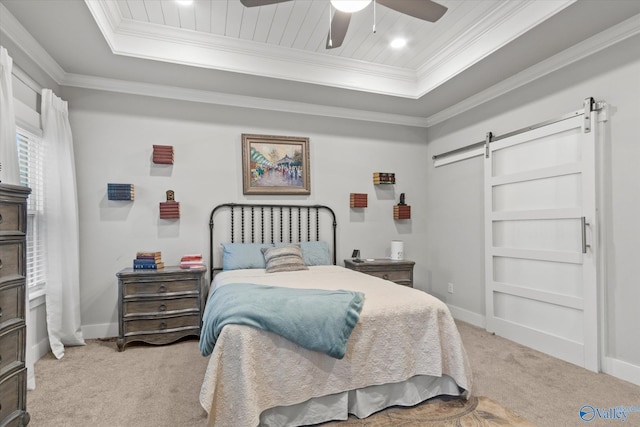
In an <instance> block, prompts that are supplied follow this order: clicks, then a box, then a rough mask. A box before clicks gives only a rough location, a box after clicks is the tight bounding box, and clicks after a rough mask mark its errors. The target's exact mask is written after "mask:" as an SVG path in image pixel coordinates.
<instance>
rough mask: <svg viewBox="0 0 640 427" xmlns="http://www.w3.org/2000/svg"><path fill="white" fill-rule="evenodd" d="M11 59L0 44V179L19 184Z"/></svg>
mask: <svg viewBox="0 0 640 427" xmlns="http://www.w3.org/2000/svg"><path fill="white" fill-rule="evenodd" d="M12 69H13V59H12V58H11V57H10V56H9V53H8V52H7V49H5V48H4V47H2V46H0V181H2V182H3V183H5V184H13V185H20V169H19V167H18V145H17V143H16V116H15V111H14V107H13V85H12V82H11V71H12Z"/></svg>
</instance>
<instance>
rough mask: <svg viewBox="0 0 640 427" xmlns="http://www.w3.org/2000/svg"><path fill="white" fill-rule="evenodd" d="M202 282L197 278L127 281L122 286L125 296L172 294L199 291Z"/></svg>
mask: <svg viewBox="0 0 640 427" xmlns="http://www.w3.org/2000/svg"><path fill="white" fill-rule="evenodd" d="M199 286H200V283H199V282H198V281H197V280H176V281H170V280H167V281H162V280H160V281H154V282H128V283H127V282H125V283H123V286H122V293H123V296H124V298H126V297H127V296H129V295H150V294H171V293H178V292H189V291H193V292H194V293H197V292H199Z"/></svg>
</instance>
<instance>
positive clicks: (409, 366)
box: [200, 266, 471, 427]
mask: <svg viewBox="0 0 640 427" xmlns="http://www.w3.org/2000/svg"><path fill="white" fill-rule="evenodd" d="M233 283H257V284H265V285H273V286H288V287H299V288H313V289H349V290H354V291H361V292H364V293H365V302H364V306H363V308H362V312H361V314H360V320H359V322H358V324H357V325H356V327H355V329H354V331H353V333H352V334H351V337H350V338H349V343H348V346H347V353H346V355H345V357H344V358H343V359H341V360H338V359H334V358H332V357H330V356H327V355H325V354H322V353H318V352H314V351H310V350H305V349H303V348H301V347H299V346H297V345H296V344H293V343H292V342H290V341H288V340H286V339H284V338H282V337H280V336H278V335H275V334H273V333H271V332H267V331H262V330H259V329H256V328H252V327H248V326H239V325H228V326H225V327H224V328H223V330H222V332H221V334H220V336H219V338H218V341H217V343H216V346H215V348H214V350H213V353H212V354H211V356H210V360H209V364H208V367H207V371H206V374H205V378H204V381H203V384H202V389H201V391H200V403H201V404H202V407H203V408H204V409H205V410H206V411H207V412H208V413H209V425H211V426H229V427H244V426H257V425H258V423H259V416H260V413H261V412H262V411H264V410H266V409H269V408H272V407H275V406H287V405H293V404H297V403H301V402H304V401H307V400H309V399H310V398H313V397H318V396H325V395H330V394H335V393H339V392H343V391H347V390H353V389H359V388H363V387H367V386H370V385H378V384H386V383H397V382H401V381H405V380H407V379H409V378H411V377H413V376H416V375H430V376H436V377H439V376H442V375H443V374H446V375H448V376H450V377H452V378H453V379H454V380H455V381H456V383H457V384H458V386H460V387H461V388H463V389H465V390H467V396H468V394H469V392H470V390H471V369H470V367H469V363H468V360H467V356H466V353H465V351H464V347H463V345H462V341H461V340H460V335H459V333H458V330H457V328H456V326H455V323H454V321H453V318H452V316H451V314H450V313H449V310H448V308H447V306H446V305H445V304H444V303H443V302H441V301H440V300H438V299H436V298H435V297H433V296H431V295H429V294H427V293H425V292H422V291H420V290H417V289H413V288H409V287H405V286H400V285H396V284H394V283H392V282H389V281H386V280H382V279H379V278H375V277H372V276H368V275H365V274H362V273H358V272H355V271H352V270H349V269H346V268H343V267H338V266H316V267H310V269H309V270H304V271H294V272H286V273H270V274H267V273H265V271H264V270H262V269H255V270H233V271H225V272H221V273H219V274H218V275H217V276H216V279H215V281H214V284H213V286H214V287H217V286H226V285H230V284H233Z"/></svg>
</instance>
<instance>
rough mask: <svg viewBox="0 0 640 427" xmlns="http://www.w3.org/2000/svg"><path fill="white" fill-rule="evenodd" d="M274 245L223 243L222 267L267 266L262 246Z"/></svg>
mask: <svg viewBox="0 0 640 427" xmlns="http://www.w3.org/2000/svg"><path fill="white" fill-rule="evenodd" d="M270 247H273V244H271V243H222V269H223V270H238V269H242V268H265V267H266V263H265V261H264V256H263V255H262V251H261V250H260V249H262V248H270Z"/></svg>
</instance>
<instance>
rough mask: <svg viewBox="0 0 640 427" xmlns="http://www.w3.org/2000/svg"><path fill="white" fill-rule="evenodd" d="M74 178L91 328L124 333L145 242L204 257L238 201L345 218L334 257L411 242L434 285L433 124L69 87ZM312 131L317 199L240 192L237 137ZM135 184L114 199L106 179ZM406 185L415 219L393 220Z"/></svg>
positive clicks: (381, 252) (173, 256)
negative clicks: (170, 194) (159, 159)
mask: <svg viewBox="0 0 640 427" xmlns="http://www.w3.org/2000/svg"><path fill="white" fill-rule="evenodd" d="M61 95H62V97H63V98H64V99H65V100H67V101H68V103H69V110H70V121H71V128H72V130H73V138H74V150H75V156H76V174H77V181H78V197H79V216H80V250H81V259H80V261H81V271H80V280H81V285H80V287H81V290H80V291H81V305H82V325H83V330H84V333H85V337H105V336H114V335H117V333H118V331H117V306H116V302H117V280H116V276H115V274H116V273H117V272H118V271H119V270H120V269H122V268H125V267H129V266H131V264H132V260H133V258H134V257H135V254H136V252H137V251H141V250H144V251H156V250H159V251H162V257H163V260H164V261H165V263H167V264H177V263H178V261H179V259H180V256H181V255H182V254H185V253H192V252H202V253H203V254H205V257H206V254H208V248H207V245H208V229H209V228H208V222H209V213H210V211H211V209H212V208H213V207H214V206H216V205H217V204H220V203H225V202H241V201H258V200H260V201H268V202H280V201H283V202H295V203H321V204H326V205H328V206H330V207H332V208H333V209H334V210H335V212H336V215H337V217H338V260H339V263H341V260H342V259H343V258H345V257H349V256H350V254H351V251H352V249H353V248H359V249H360V250H361V255H362V256H363V257H384V256H389V246H390V241H391V240H393V239H402V240H404V241H405V252H406V257H407V258H410V259H414V260H415V261H416V262H417V264H416V268H415V281H416V287H419V288H423V289H425V288H426V287H427V286H428V278H427V272H426V268H425V264H424V253H425V247H426V241H425V232H426V221H425V215H426V209H427V206H426V204H425V197H424V195H425V192H424V185H425V181H426V174H427V169H428V165H429V162H428V159H427V147H426V130H425V129H420V128H412V127H402V126H391V125H387V124H376V123H367V122H356V121H347V120H338V119H323V118H319V117H309V116H304V115H296V114H285V113H276V112H268V111H261V110H250V109H243V108H229V107H219V106H213V105H206V104H197V103H189V102H182V101H172V100H163V99H155V98H147V97H140V96H133V95H122V94H115V93H107V92H100V91H93V90H83V89H73V88H64V90H63V92H62V94H61ZM242 133H255V134H269V135H288V136H307V137H309V138H310V150H309V151H310V157H311V195H310V196H290V197H286V196H272V197H268V196H266V197H265V196H250V197H246V196H243V194H242V176H241V134H242ZM153 144H162V145H173V146H174V154H175V163H174V165H173V166H159V165H154V164H153V163H152V162H151V154H152V145H153ZM375 171H382V172H395V173H396V182H397V184H396V185H394V186H385V187H384V188H374V185H373V183H372V175H373V172H375ZM109 182H117V183H132V184H134V185H135V198H136V200H135V201H133V202H119V201H109V200H107V196H106V188H107V183H109ZM168 189H171V190H174V191H175V196H176V200H177V201H178V202H180V210H181V218H180V219H179V220H161V219H159V214H158V203H159V202H161V201H164V200H165V191H166V190H168ZM350 192H362V193H368V194H369V207H368V208H366V209H363V210H360V209H358V210H355V209H353V210H352V209H350V208H349V193H350ZM401 192H404V193H406V197H407V199H406V200H407V203H408V204H410V205H411V206H412V215H413V218H412V219H411V220H403V221H394V220H393V205H394V204H396V203H397V201H398V197H399V194H400V193H401Z"/></svg>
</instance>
